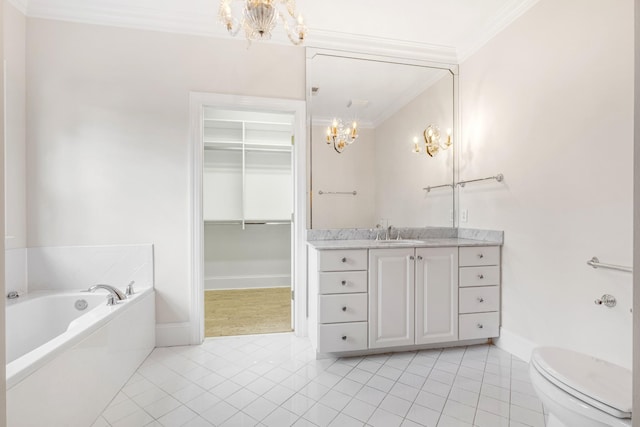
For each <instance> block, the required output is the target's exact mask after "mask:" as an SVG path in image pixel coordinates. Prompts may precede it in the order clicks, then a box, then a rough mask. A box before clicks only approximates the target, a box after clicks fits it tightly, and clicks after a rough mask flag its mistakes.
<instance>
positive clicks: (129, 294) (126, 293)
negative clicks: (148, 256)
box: [124, 280, 136, 297]
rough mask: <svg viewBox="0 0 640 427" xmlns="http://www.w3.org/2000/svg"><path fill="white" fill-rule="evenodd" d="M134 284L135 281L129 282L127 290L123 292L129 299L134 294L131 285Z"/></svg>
mask: <svg viewBox="0 0 640 427" xmlns="http://www.w3.org/2000/svg"><path fill="white" fill-rule="evenodd" d="M134 283H136V281H135V280H132V281H131V282H129V284H128V285H127V290H126V291H125V293H124V294H125V295H126V296H128V297H130V296H131V295H133V294H135V293H136V292H135V291H134V290H133V284H134Z"/></svg>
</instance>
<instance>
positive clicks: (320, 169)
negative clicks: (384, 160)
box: [311, 126, 377, 229]
mask: <svg viewBox="0 0 640 427" xmlns="http://www.w3.org/2000/svg"><path fill="white" fill-rule="evenodd" d="M312 130H313V134H312V136H311V144H312V147H311V151H312V157H311V163H312V164H311V172H312V174H313V176H312V179H313V183H312V185H313V194H312V196H311V211H312V212H311V215H312V218H311V220H312V226H313V228H317V229H330V228H371V227H375V225H376V221H377V218H376V217H375V212H374V210H375V204H374V203H375V188H376V181H377V176H376V173H375V156H376V154H375V131H374V130H373V129H359V136H358V139H356V140H355V142H353V143H352V144H351V145H349V146H348V147H346V148H345V149H344V151H343V152H342V153H337V152H336V151H335V150H334V148H333V145H329V144H327V143H326V137H327V128H326V127H325V126H314V127H313V129H312ZM318 191H324V192H329V191H347V192H351V191H357V195H355V196H353V195H351V194H323V195H319V194H318Z"/></svg>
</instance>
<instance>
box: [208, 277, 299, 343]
mask: <svg viewBox="0 0 640 427" xmlns="http://www.w3.org/2000/svg"><path fill="white" fill-rule="evenodd" d="M204 313H205V317H204V328H205V336H206V337H222V336H230V335H249V334H268V333H273V332H289V331H291V289H290V288H264V289H236V290H224V291H205V292H204Z"/></svg>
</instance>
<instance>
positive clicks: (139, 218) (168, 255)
mask: <svg viewBox="0 0 640 427" xmlns="http://www.w3.org/2000/svg"><path fill="white" fill-rule="evenodd" d="M27 34H28V39H27V87H28V88H29V90H28V96H27V117H28V119H27V143H28V151H27V159H28V161H27V170H28V191H27V193H28V206H29V211H28V223H27V225H28V229H29V236H28V242H27V243H28V246H29V247H33V246H65V245H99V244H128V243H153V244H154V255H155V285H156V291H157V301H156V304H157V311H156V312H157V321H158V322H159V323H162V324H169V323H174V324H175V323H177V324H182V323H184V322H187V321H188V314H189V313H188V310H189V293H190V287H189V281H188V280H189V265H188V259H187V253H188V233H189V228H188V193H189V181H188V178H189V171H188V138H189V92H190V91H199V92H218V93H231V94H240V95H252V96H264V97H277V98H289V99H304V51H303V50H302V49H298V48H296V47H293V46H291V47H290V46H278V45H273V44H261V43H254V44H253V45H252V46H251V47H250V48H249V49H247V47H246V41H244V40H242V39H239V40H221V39H213V38H206V37H198V36H187V35H178V34H168V33H158V32H152V31H142V30H131V29H123V28H114V27H106V26H96V25H85V24H76V23H69V22H59V21H51V20H43V19H32V18H29V19H28V20H27ZM165 342H166V341H165Z"/></svg>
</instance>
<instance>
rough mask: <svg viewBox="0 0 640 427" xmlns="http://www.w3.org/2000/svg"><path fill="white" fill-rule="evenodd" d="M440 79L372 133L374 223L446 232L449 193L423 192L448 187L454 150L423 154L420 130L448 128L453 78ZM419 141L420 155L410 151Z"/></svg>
mask: <svg viewBox="0 0 640 427" xmlns="http://www.w3.org/2000/svg"><path fill="white" fill-rule="evenodd" d="M443 74H444V75H443V77H442V78H440V80H438V81H437V82H435V83H434V84H433V85H432V86H430V87H429V88H428V89H426V90H425V91H424V92H422V93H421V94H420V95H419V96H417V97H416V98H415V99H414V100H412V101H411V102H410V103H408V104H407V105H406V106H405V107H403V108H402V109H400V110H399V111H398V112H396V113H395V114H394V115H393V116H391V117H390V118H388V119H387V120H385V121H384V123H382V124H380V125H379V126H378V127H377V128H376V134H375V141H376V144H375V145H376V169H375V170H376V176H377V178H376V184H377V186H376V218H386V219H387V220H388V222H389V224H391V225H394V226H397V227H426V226H434V227H436V226H437V227H451V226H452V225H453V222H452V220H451V215H452V213H451V211H452V209H453V197H452V194H453V191H452V189H451V188H441V189H435V190H433V191H431V192H429V193H427V192H426V191H425V190H423V188H425V187H427V186H435V185H442V184H451V183H452V182H453V150H452V149H448V150H445V151H440V152H439V153H438V154H437V155H435V156H434V157H430V156H428V155H427V154H426V153H425V147H424V138H423V135H422V133H423V131H424V130H425V129H426V127H427V126H428V125H430V124H433V125H436V126H438V127H439V128H440V134H441V142H442V143H444V142H445V141H446V139H447V133H446V131H447V129H453V76H452V75H451V74H450V73H449V72H444V71H443ZM416 136H417V137H418V143H419V144H420V147H421V150H422V151H421V152H420V153H418V154H416V153H413V152H412V149H413V146H414V144H413V138H414V137H416Z"/></svg>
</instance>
